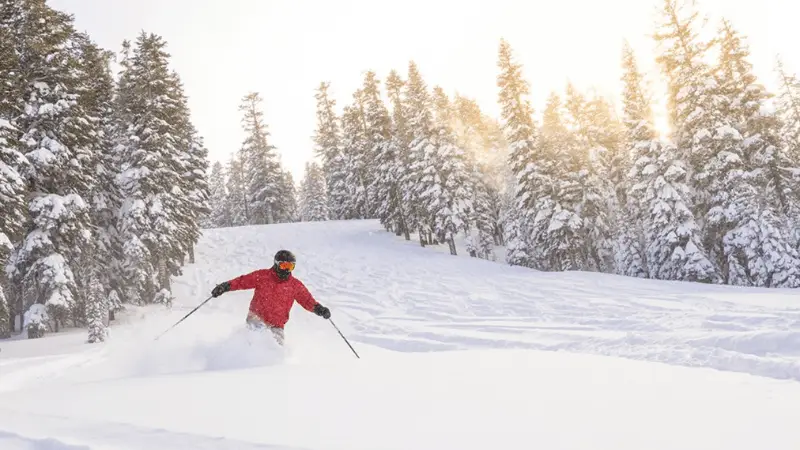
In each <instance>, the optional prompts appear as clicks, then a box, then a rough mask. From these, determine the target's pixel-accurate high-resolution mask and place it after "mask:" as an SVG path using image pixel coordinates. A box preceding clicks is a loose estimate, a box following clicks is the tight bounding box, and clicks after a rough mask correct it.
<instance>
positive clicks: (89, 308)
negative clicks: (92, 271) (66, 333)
mask: <svg viewBox="0 0 800 450" xmlns="http://www.w3.org/2000/svg"><path fill="white" fill-rule="evenodd" d="M86 303H87V304H86V323H87V325H88V334H89V339H88V342H89V343H97V342H103V341H105V340H106V337H107V336H108V328H107V327H106V318H107V317H108V309H109V305H108V302H107V298H106V294H105V292H104V289H103V285H102V284H101V283H100V279H99V278H98V276H97V275H95V276H93V277H91V281H90V283H89V296H88V299H87V302H86Z"/></svg>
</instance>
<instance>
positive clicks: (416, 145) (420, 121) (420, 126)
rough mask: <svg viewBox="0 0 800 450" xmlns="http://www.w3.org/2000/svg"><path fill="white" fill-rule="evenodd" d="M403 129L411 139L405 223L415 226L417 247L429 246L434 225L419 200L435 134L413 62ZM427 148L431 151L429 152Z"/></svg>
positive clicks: (423, 86)
mask: <svg viewBox="0 0 800 450" xmlns="http://www.w3.org/2000/svg"><path fill="white" fill-rule="evenodd" d="M404 100H405V108H406V109H405V112H406V114H407V116H406V126H407V127H408V134H409V137H410V138H411V140H410V142H409V152H408V161H407V164H408V166H407V169H406V170H407V172H406V177H407V179H406V180H407V183H406V184H405V186H404V188H405V189H406V190H404V192H403V201H404V203H405V204H406V205H408V207H409V218H410V220H409V222H410V223H413V224H414V225H415V229H416V231H417V233H418V236H419V242H420V245H422V246H425V245H427V244H432V243H433V234H434V223H433V220H434V219H433V217H431V214H430V213H429V210H428V206H429V205H426V204H425V201H424V200H423V197H424V195H425V193H426V191H427V190H428V189H429V188H430V187H432V186H431V185H426V184H425V182H424V181H423V178H424V177H425V174H426V170H427V169H428V162H427V161H426V155H431V154H432V153H433V152H434V151H435V146H436V143H435V142H433V139H434V137H435V136H436V135H437V134H438V133H435V130H434V123H433V120H434V118H433V112H432V106H433V105H432V104H431V97H430V94H429V93H428V88H427V86H426V84H425V81H424V80H423V79H422V75H421V74H420V73H419V70H418V68H417V65H416V63H415V62H414V61H410V62H409V64H408V80H407V81H406V83H405V98H404ZM429 147H431V148H429Z"/></svg>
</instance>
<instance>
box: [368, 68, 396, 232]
mask: <svg viewBox="0 0 800 450" xmlns="http://www.w3.org/2000/svg"><path fill="white" fill-rule="evenodd" d="M379 83H380V82H379V81H378V79H377V77H376V75H375V73H374V72H372V71H369V72H367V73H366V75H365V76H364V86H363V87H362V92H363V95H364V122H365V124H366V129H367V137H366V138H367V142H368V144H367V145H368V147H369V158H368V159H369V166H370V168H371V172H372V173H373V175H374V176H373V178H372V181H371V184H370V186H369V190H370V192H371V194H372V198H373V200H374V206H375V210H374V211H375V216H376V217H378V219H380V222H381V224H382V225H383V226H384V227H385V228H386V229H387V230H391V231H395V232H396V233H400V230H401V226H402V225H401V223H402V221H403V220H402V210H401V209H400V208H401V202H400V183H399V180H398V179H397V178H396V175H397V170H395V167H396V166H397V164H398V163H399V161H398V158H399V156H400V155H399V154H398V152H397V147H396V146H395V145H393V144H394V143H393V141H392V134H391V133H392V130H391V127H392V121H391V118H390V117H389V111H388V110H387V109H386V105H385V104H384V103H383V99H382V98H381V93H380V90H379Z"/></svg>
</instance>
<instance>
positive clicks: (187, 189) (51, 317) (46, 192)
mask: <svg viewBox="0 0 800 450" xmlns="http://www.w3.org/2000/svg"><path fill="white" fill-rule="evenodd" d="M115 56H117V55H115V54H114V53H112V52H111V51H108V50H106V49H103V48H100V47H99V46H98V45H97V44H96V43H94V42H93V41H92V40H91V38H90V36H88V35H86V34H85V33H80V32H77V31H76V30H75V27H74V23H73V18H72V16H71V15H68V14H65V13H63V12H60V11H57V10H54V9H52V8H50V7H48V6H47V5H46V2H45V1H44V0H4V1H2V2H0V80H1V82H0V211H2V215H0V262H5V268H6V270H5V271H4V272H3V274H2V275H1V276H0V337H8V336H9V335H10V334H11V333H12V332H13V331H14V329H15V328H17V327H18V325H17V324H16V323H15V322H16V321H17V317H21V319H22V320H21V322H22V323H21V325H22V328H23V329H24V330H25V331H26V332H27V333H28V336H29V337H40V336H42V335H43V334H44V332H45V331H48V330H53V331H58V330H59V328H61V327H64V326H85V327H87V329H88V340H89V342H99V341H103V340H104V339H105V337H106V334H107V328H106V327H107V325H108V322H109V320H113V317H114V313H115V312H118V311H120V310H121V309H122V308H123V305H124V304H133V305H144V304H151V303H164V304H168V303H169V302H170V301H171V293H170V290H171V287H170V277H171V276H175V275H180V273H181V267H182V266H183V265H184V264H185V262H186V261H187V259H188V260H189V261H192V260H193V258H194V245H195V243H196V242H197V239H198V237H199V236H200V233H201V230H200V221H201V219H202V218H203V217H204V216H205V215H206V214H207V213H208V206H207V202H208V197H209V192H208V186H207V181H206V171H207V168H208V160H207V150H206V148H205V147H204V145H203V140H202V138H201V136H199V135H198V133H197V130H196V129H195V128H194V126H193V124H192V121H191V118H190V110H189V107H188V105H187V97H186V95H185V92H184V89H183V86H182V84H181V80H180V77H179V75H178V74H177V73H176V72H175V71H174V70H172V69H171V68H170V67H169V59H170V55H169V54H168V53H167V51H166V42H165V41H164V40H163V39H162V38H161V37H160V36H158V35H155V34H152V33H145V32H142V33H141V34H140V35H139V36H138V37H137V38H136V40H135V42H130V41H124V42H123V43H122V49H121V51H120V53H119V55H118V56H119V58H118V62H119V64H120V71H119V73H118V76H117V77H116V79H115V77H114V75H113V74H112V70H111V64H112V61H114V59H115Z"/></svg>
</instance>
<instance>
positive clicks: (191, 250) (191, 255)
mask: <svg viewBox="0 0 800 450" xmlns="http://www.w3.org/2000/svg"><path fill="white" fill-rule="evenodd" d="M189 264H194V244H189Z"/></svg>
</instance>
